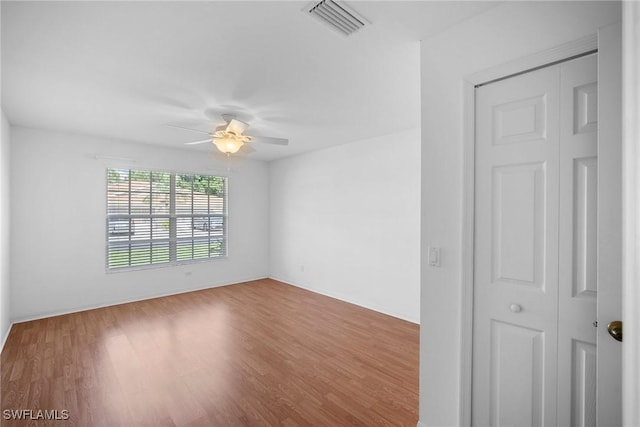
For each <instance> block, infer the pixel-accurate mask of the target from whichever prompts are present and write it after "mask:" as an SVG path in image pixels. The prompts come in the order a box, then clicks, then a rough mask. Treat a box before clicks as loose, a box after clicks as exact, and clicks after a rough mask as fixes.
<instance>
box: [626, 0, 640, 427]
mask: <svg viewBox="0 0 640 427" xmlns="http://www.w3.org/2000/svg"><path fill="white" fill-rule="evenodd" d="M622 7H623V9H622V17H623V18H622V19H623V27H622V28H623V33H622V38H623V40H622V46H623V51H622V52H623V64H622V80H623V91H622V93H623V96H622V99H623V136H622V159H623V165H622V191H623V192H622V208H623V210H622V227H623V233H622V239H623V242H622V244H623V248H622V270H623V271H622V273H623V276H622V295H623V299H622V303H623V307H622V318H623V324H624V345H623V346H622V369H623V372H624V375H623V376H622V417H623V424H624V425H625V426H637V425H640V407H639V406H638V404H637V403H638V402H640V337H639V335H640V314H639V313H638V305H640V287H639V286H638V284H640V194H639V191H640V147H639V146H638V141H640V124H638V117H640V77H639V75H640V54H639V50H640V3H637V2H632V1H625V2H623V5H622Z"/></svg>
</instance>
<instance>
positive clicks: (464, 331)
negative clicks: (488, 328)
mask: <svg viewBox="0 0 640 427" xmlns="http://www.w3.org/2000/svg"><path fill="white" fill-rule="evenodd" d="M602 49H606V46H600V44H599V38H598V34H597V33H594V34H591V35H588V36H586V37H583V38H580V39H577V40H574V41H571V42H568V43H564V44H561V45H559V46H556V47H554V48H551V49H548V50H544V51H542V52H538V53H535V54H532V55H527V56H525V57H522V58H518V59H516V60H513V61H509V62H507V63H504V64H500V65H497V66H495V67H491V68H489V69H486V70H482V71H480V72H477V73H474V74H471V75H468V76H465V78H464V79H463V82H462V83H463V88H462V89H463V99H464V101H463V102H464V104H463V108H464V111H463V124H462V125H463V130H462V132H463V147H462V154H463V200H462V215H463V218H462V220H463V228H462V242H461V247H462V272H461V273H462V278H461V279H462V288H461V310H460V316H461V318H460V325H461V333H460V349H461V357H460V393H461V395H460V408H459V420H460V425H461V426H471V398H472V396H471V381H472V362H473V360H472V358H473V347H472V341H473V286H474V246H475V230H474V223H475V87H476V86H477V85H481V84H485V83H489V82H492V81H495V80H500V79H504V78H507V77H511V76H514V75H517V74H521V73H524V72H528V71H532V70H534V69H536V68H540V67H544V66H549V65H552V64H554V63H557V62H562V61H566V60H568V59H571V58H573V57H577V56H582V55H584V54H587V53H590V52H596V51H598V50H602ZM639 202H640V201H639Z"/></svg>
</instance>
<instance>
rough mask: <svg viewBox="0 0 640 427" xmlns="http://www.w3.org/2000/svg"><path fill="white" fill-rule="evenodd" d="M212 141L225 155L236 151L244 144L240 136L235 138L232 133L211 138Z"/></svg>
mask: <svg viewBox="0 0 640 427" xmlns="http://www.w3.org/2000/svg"><path fill="white" fill-rule="evenodd" d="M213 143H214V144H215V146H216V147H217V148H218V150H220V151H221V152H223V153H224V154H226V155H227V156H228V155H230V154H235V153H237V152H238V150H239V149H240V148H242V146H243V145H244V141H243V140H242V139H241V138H236V137H234V136H232V135H225V136H223V137H220V138H213Z"/></svg>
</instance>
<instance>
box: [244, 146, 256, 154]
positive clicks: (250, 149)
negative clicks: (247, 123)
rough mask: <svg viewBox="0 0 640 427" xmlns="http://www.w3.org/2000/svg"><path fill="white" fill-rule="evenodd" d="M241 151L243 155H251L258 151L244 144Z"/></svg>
mask: <svg viewBox="0 0 640 427" xmlns="http://www.w3.org/2000/svg"><path fill="white" fill-rule="evenodd" d="M240 151H241V152H242V153H243V154H251V153H255V151H256V149H255V148H253V147H252V146H250V145H248V144H244V145H243V146H242V147H240Z"/></svg>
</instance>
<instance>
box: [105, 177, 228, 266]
mask: <svg viewBox="0 0 640 427" xmlns="http://www.w3.org/2000/svg"><path fill="white" fill-rule="evenodd" d="M226 190H227V179H226V178H224V177H220V176H208V175H195V174H181V173H169V172H156V171H144V170H129V169H107V268H108V269H110V270H112V269H121V268H129V267H137V266H146V265H155V264H173V263H179V262H185V261H192V260H202V259H209V258H218V257H222V256H225V255H226V237H227V221H226V211H227V203H226V201H227V198H226V192H227V191H226Z"/></svg>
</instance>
